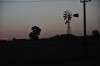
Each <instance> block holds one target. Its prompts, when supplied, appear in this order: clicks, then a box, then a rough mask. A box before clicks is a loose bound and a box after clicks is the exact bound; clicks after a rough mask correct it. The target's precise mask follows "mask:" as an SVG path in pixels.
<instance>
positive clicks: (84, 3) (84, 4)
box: [80, 0, 91, 57]
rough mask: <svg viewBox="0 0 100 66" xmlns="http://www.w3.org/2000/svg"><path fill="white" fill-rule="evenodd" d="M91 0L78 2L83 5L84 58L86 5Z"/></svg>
mask: <svg viewBox="0 0 100 66" xmlns="http://www.w3.org/2000/svg"><path fill="white" fill-rule="evenodd" d="M90 1H91V0H80V2H81V3H83V14H84V15H83V19H84V48H85V57H86V56H87V45H86V35H87V34H86V3H87V2H90Z"/></svg>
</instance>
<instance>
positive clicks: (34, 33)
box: [29, 26, 41, 40]
mask: <svg viewBox="0 0 100 66" xmlns="http://www.w3.org/2000/svg"><path fill="white" fill-rule="evenodd" d="M31 29H32V32H31V33H30V34H29V38H30V39H32V40H37V39H39V35H40V32H41V29H40V28H39V27H37V26H34V27H32V28H31Z"/></svg>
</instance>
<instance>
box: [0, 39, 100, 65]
mask: <svg viewBox="0 0 100 66" xmlns="http://www.w3.org/2000/svg"><path fill="white" fill-rule="evenodd" d="M86 44H87V56H84V55H85V54H84V42H83V41H82V40H77V41H76V40H75V41H74V40H69V41H66V40H38V41H29V40H27V41H1V42H0V61H1V63H0V66H3V65H13V66H19V65H27V66H29V65H34V66H37V65H38V66H44V65H46V66H53V65H54V66H77V65H78V66H91V65H92V66H97V65H99V66H100V41H99V40H88V41H87V42H86Z"/></svg>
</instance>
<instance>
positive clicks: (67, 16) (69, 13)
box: [63, 10, 79, 34]
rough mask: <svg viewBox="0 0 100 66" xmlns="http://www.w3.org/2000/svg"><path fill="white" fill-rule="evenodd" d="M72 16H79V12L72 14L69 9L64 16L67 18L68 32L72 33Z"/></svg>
mask: <svg viewBox="0 0 100 66" xmlns="http://www.w3.org/2000/svg"><path fill="white" fill-rule="evenodd" d="M72 16H73V17H79V14H73V15H72V14H71V12H70V11H69V10H66V11H64V14H63V18H64V20H66V22H65V24H67V32H68V33H67V34H70V32H71V27H70V21H71V19H72Z"/></svg>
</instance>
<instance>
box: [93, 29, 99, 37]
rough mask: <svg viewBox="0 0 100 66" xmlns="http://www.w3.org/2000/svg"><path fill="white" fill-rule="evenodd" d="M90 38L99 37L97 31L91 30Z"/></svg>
mask: <svg viewBox="0 0 100 66" xmlns="http://www.w3.org/2000/svg"><path fill="white" fill-rule="evenodd" d="M92 36H94V37H99V36H100V34H99V31H98V30H93V31H92Z"/></svg>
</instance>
